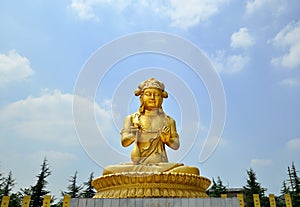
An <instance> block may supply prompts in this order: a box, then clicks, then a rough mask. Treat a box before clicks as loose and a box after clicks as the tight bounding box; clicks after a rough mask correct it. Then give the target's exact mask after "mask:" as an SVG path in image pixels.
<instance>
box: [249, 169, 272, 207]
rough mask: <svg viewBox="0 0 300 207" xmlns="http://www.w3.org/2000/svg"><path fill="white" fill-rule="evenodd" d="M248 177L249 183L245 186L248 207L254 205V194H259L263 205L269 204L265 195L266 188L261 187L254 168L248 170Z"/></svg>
mask: <svg viewBox="0 0 300 207" xmlns="http://www.w3.org/2000/svg"><path fill="white" fill-rule="evenodd" d="M247 174H248V179H247V185H246V186H244V187H243V188H244V190H245V194H246V203H247V206H248V207H253V206H254V202H253V194H258V195H259V198H260V203H261V206H267V204H266V203H268V199H267V198H266V197H265V195H264V194H265V191H266V189H265V188H262V187H261V184H260V183H259V182H257V178H256V173H255V172H254V170H253V169H252V168H250V170H247Z"/></svg>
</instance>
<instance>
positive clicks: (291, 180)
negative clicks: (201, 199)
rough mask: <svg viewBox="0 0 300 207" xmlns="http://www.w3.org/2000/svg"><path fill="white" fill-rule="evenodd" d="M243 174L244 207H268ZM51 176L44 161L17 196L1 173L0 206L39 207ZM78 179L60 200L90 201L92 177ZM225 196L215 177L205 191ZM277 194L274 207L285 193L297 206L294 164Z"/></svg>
mask: <svg viewBox="0 0 300 207" xmlns="http://www.w3.org/2000/svg"><path fill="white" fill-rule="evenodd" d="M246 172H247V175H248V179H247V183H246V185H245V186H243V188H242V189H243V190H242V193H243V194H244V195H245V203H246V206H247V207H253V206H254V203H253V194H258V195H259V197H260V201H261V206H262V207H268V206H270V204H269V199H268V197H267V196H266V195H265V192H266V190H267V189H266V188H264V187H262V185H261V183H259V182H258V181H257V177H256V173H255V171H254V170H253V169H252V168H250V169H249V170H247V171H246ZM50 175H51V170H50V167H49V163H48V161H47V159H46V158H44V160H43V163H42V164H41V171H40V173H39V174H38V175H37V176H36V178H37V180H36V183H35V184H34V185H32V186H30V187H28V188H21V189H20V190H19V191H17V192H12V189H13V187H14V186H15V184H16V180H15V178H13V175H12V172H11V171H10V172H9V173H8V175H7V176H6V177H4V176H3V174H2V173H1V172H0V203H1V199H2V197H3V196H6V195H9V196H10V202H9V207H21V204H22V199H23V197H24V196H27V195H30V196H31V200H30V207H41V206H42V204H43V198H44V196H45V195H49V194H50V191H49V190H47V184H48V182H47V178H48V177H49V176H50ZM77 175H78V172H77V171H76V172H75V173H74V175H73V176H70V178H69V179H68V182H69V184H68V186H67V187H66V189H67V190H66V191H61V195H62V197H63V196H65V195H70V196H71V197H72V198H92V197H93V196H94V195H95V193H96V192H95V190H94V188H93V187H92V185H91V183H92V180H93V179H94V173H93V172H92V173H90V175H89V178H88V180H87V181H86V182H84V183H83V184H81V185H79V184H78V183H77ZM227 192H228V187H226V186H225V185H224V184H223V182H222V180H221V178H220V177H219V176H218V177H217V180H215V179H214V178H212V185H211V187H210V189H209V190H208V191H207V193H208V195H209V196H210V197H221V194H226V193H227ZM280 193H281V194H280V195H279V196H276V204H277V207H285V203H284V194H287V193H288V194H290V195H291V197H292V202H293V206H296V207H297V206H300V178H299V176H298V171H297V170H296V167H295V165H294V163H292V165H291V167H290V166H288V169H287V179H285V180H284V181H283V182H282V188H281V191H280ZM62 201H63V200H62V198H60V199H57V198H55V197H52V199H51V207H61V206H62Z"/></svg>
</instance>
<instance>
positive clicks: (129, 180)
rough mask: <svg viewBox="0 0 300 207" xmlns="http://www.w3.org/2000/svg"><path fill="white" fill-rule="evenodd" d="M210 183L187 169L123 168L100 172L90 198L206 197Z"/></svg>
mask: <svg viewBox="0 0 300 207" xmlns="http://www.w3.org/2000/svg"><path fill="white" fill-rule="evenodd" d="M210 183H211V181H210V180H209V179H208V178H205V177H203V176H199V175H194V174H187V173H176V172H162V173H159V172H158V173H154V172H151V173H147V172H126V173H116V174H108V175H104V176H100V177H98V178H95V179H94V180H93V182H92V185H93V187H94V188H95V189H96V190H97V193H96V195H95V196H94V198H153V197H164V198H168V197H177V198H206V197H208V195H207V194H206V192H205V191H206V190H207V188H208V187H209V186H210Z"/></svg>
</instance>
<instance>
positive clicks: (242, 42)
mask: <svg viewBox="0 0 300 207" xmlns="http://www.w3.org/2000/svg"><path fill="white" fill-rule="evenodd" d="M254 43H255V41H254V39H253V37H252V36H251V35H250V34H249V32H248V29H247V28H245V27H243V28H240V30H239V31H238V32H235V33H233V34H232V35H231V44H230V46H231V47H232V48H248V47H250V46H252V45H254Z"/></svg>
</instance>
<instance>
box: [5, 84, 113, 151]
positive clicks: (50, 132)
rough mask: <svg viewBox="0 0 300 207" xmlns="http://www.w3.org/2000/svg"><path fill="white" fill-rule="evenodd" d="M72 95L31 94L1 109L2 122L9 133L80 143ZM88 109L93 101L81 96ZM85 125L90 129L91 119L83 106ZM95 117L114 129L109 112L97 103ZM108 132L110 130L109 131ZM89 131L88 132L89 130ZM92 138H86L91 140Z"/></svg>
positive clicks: (45, 139)
mask: <svg viewBox="0 0 300 207" xmlns="http://www.w3.org/2000/svg"><path fill="white" fill-rule="evenodd" d="M73 97H74V96H73V95H72V94H63V93H61V92H60V91H58V90H57V91H54V92H52V93H49V92H44V94H42V95H41V96H39V97H28V98H26V99H24V100H19V101H16V102H14V103H11V104H9V105H8V106H6V107H5V108H3V109H2V110H1V111H0V124H1V126H2V127H3V129H4V130H3V131H5V132H6V134H14V135H16V136H18V137H21V138H23V139H28V140H35V141H44V142H46V143H47V142H51V143H57V144H63V145H68V146H69V145H74V144H77V137H76V134H75V128H74V123H73V115H72V104H73ZM80 100H81V101H82V102H83V103H84V104H85V108H87V107H90V106H91V107H94V103H93V102H90V101H89V100H86V99H83V98H81V99H80ZM81 112H82V113H81V115H80V121H81V123H82V124H81V125H82V126H83V127H85V130H86V131H89V133H91V131H90V122H91V121H93V122H95V119H93V120H90V119H89V117H86V116H85V111H84V109H82V111H81ZM95 116H96V118H97V120H99V122H100V123H103V125H104V126H105V127H104V129H106V130H108V131H109V130H110V129H111V127H109V126H108V124H106V123H109V121H107V119H108V118H107V117H108V112H106V111H104V110H102V109H101V108H100V107H99V106H98V105H95ZM106 133H107V132H106ZM87 134H88V133H87ZM88 138H89V137H86V139H88Z"/></svg>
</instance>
